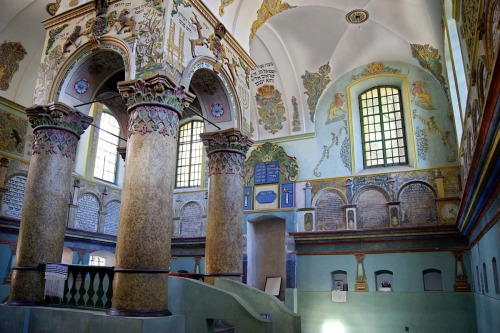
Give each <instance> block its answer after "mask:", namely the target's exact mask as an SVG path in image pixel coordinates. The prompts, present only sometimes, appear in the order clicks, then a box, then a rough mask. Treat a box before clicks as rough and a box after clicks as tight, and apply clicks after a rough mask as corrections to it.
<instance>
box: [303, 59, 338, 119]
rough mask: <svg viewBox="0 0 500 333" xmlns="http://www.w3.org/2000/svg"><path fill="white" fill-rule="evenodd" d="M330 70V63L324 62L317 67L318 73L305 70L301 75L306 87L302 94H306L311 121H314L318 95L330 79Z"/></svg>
mask: <svg viewBox="0 0 500 333" xmlns="http://www.w3.org/2000/svg"><path fill="white" fill-rule="evenodd" d="M331 70H332V68H331V67H330V64H329V63H326V64H325V65H323V66H321V67H320V68H319V71H318V73H310V72H309V71H306V73H305V74H304V75H302V81H303V83H304V88H305V89H306V91H305V92H304V94H306V95H307V96H308V97H307V105H308V106H309V115H310V116H311V121H312V122H314V114H315V112H316V104H317V103H318V100H319V97H320V96H321V94H322V93H323V90H325V88H326V86H327V85H328V83H330V81H331V80H332V79H331V78H330V76H328V74H330V71H331Z"/></svg>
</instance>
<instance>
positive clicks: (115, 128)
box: [94, 112, 120, 183]
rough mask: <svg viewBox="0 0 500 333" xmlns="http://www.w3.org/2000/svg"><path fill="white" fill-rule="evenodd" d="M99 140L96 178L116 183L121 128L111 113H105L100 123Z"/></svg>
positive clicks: (95, 168) (95, 170)
mask: <svg viewBox="0 0 500 333" xmlns="http://www.w3.org/2000/svg"><path fill="white" fill-rule="evenodd" d="M99 127H100V128H101V129H100V130H99V140H98V142H97V152H96V158H95V165H94V178H99V179H102V180H105V181H107V182H111V183H114V182H115V181H116V164H117V159H118V152H117V151H116V149H117V148H118V140H119V138H118V136H119V135H120V126H119V125H118V121H117V120H116V118H115V117H114V116H112V115H111V114H110V113H107V112H103V113H102V115H101V121H100V123H99Z"/></svg>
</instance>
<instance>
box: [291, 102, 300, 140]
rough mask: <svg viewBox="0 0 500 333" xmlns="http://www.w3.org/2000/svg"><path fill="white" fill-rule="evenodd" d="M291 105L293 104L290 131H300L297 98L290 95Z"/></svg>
mask: <svg viewBox="0 0 500 333" xmlns="http://www.w3.org/2000/svg"><path fill="white" fill-rule="evenodd" d="M292 106H293V121H292V126H293V129H292V132H299V131H300V115H299V106H298V105H297V98H295V96H292Z"/></svg>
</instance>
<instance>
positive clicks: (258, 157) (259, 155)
mask: <svg viewBox="0 0 500 333" xmlns="http://www.w3.org/2000/svg"><path fill="white" fill-rule="evenodd" d="M270 162H275V163H276V164H277V165H278V167H279V173H278V174H277V177H278V182H279V183H284V182H294V181H296V179H297V177H298V176H299V165H298V163H297V160H296V159H295V157H291V156H288V155H287V153H286V152H285V149H283V147H281V146H280V145H277V144H275V143H271V142H266V143H264V144H263V145H261V146H257V147H256V148H255V149H254V150H252V152H251V153H250V156H249V157H248V158H247V160H246V161H245V186H252V185H254V183H255V177H254V176H255V168H256V166H257V164H259V163H261V164H262V163H264V164H266V165H267V164H269V163H270ZM261 164H259V165H261ZM266 183H267V182H266Z"/></svg>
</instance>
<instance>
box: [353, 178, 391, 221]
mask: <svg viewBox="0 0 500 333" xmlns="http://www.w3.org/2000/svg"><path fill="white" fill-rule="evenodd" d="M389 201H390V195H389V194H388V193H387V192H386V191H385V190H384V189H382V188H380V187H378V186H366V187H364V188H362V189H361V190H359V191H358V192H356V193H355V194H354V200H353V202H354V203H355V204H356V213H357V221H358V228H359V229H377V228H386V227H388V226H389V213H388V210H387V203H388V202H389Z"/></svg>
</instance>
